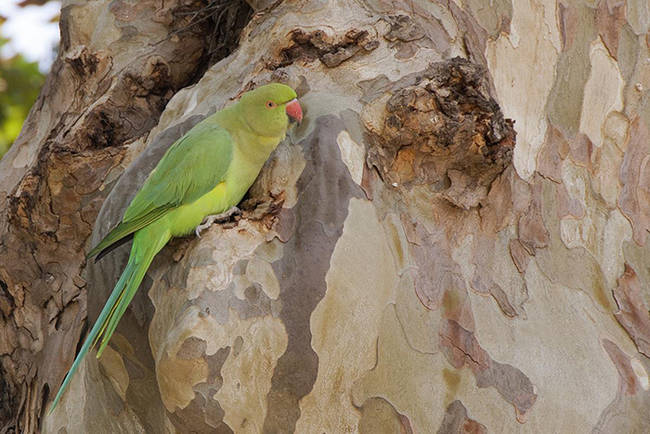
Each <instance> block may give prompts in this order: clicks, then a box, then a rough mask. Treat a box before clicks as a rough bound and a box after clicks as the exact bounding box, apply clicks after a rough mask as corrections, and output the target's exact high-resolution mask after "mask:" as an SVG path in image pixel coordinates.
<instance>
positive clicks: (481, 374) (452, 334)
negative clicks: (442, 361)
mask: <svg viewBox="0 0 650 434" xmlns="http://www.w3.org/2000/svg"><path fill="white" fill-rule="evenodd" d="M439 335H440V346H441V347H442V351H443V353H444V354H445V357H446V358H447V360H448V361H449V363H451V365H452V366H453V367H454V368H456V369H460V368H462V367H463V366H465V365H467V367H469V368H470V369H471V371H472V373H474V376H475V377H476V385H477V386H478V387H480V388H483V387H494V388H495V389H496V390H497V391H498V392H499V394H500V395H501V396H502V397H503V399H505V400H506V401H507V402H509V403H510V404H512V405H513V406H514V407H515V411H516V414H517V420H518V421H519V422H522V423H523V422H525V420H526V419H525V418H526V413H527V412H528V411H529V410H530V409H531V407H532V406H533V405H534V404H535V401H536V400H537V394H536V393H535V388H534V386H533V384H532V383H531V382H530V380H529V379H528V377H527V376H526V375H524V373H523V372H521V371H520V370H519V369H517V368H515V367H513V366H511V365H508V364H504V363H499V362H496V361H494V360H492V358H491V357H490V355H489V354H488V353H487V351H485V350H484V349H483V348H481V345H480V344H479V343H478V340H477V339H476V337H475V336H474V333H472V332H470V331H469V330H466V329H464V328H463V327H462V326H460V325H459V324H458V323H457V322H456V321H454V320H446V321H445V322H444V323H443V324H442V327H441V329H440V332H439Z"/></svg>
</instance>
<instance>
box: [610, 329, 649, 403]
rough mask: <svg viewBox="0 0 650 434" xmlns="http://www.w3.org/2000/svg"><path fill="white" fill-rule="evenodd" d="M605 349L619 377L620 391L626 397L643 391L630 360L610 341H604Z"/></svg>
mask: <svg viewBox="0 0 650 434" xmlns="http://www.w3.org/2000/svg"><path fill="white" fill-rule="evenodd" d="M602 343H603V348H605V351H607V355H608V356H609V358H610V359H612V363H614V366H615V367H616V370H617V371H618V376H619V380H620V383H619V389H620V391H621V392H622V393H624V394H626V395H634V394H636V393H637V392H638V391H640V390H642V389H641V385H640V384H639V380H638V378H637V376H636V374H635V373H634V368H632V365H631V363H630V358H629V357H628V356H627V354H625V353H624V352H623V351H622V350H621V349H620V348H619V347H618V345H616V344H615V343H614V342H612V341H610V340H609V339H603V340H602Z"/></svg>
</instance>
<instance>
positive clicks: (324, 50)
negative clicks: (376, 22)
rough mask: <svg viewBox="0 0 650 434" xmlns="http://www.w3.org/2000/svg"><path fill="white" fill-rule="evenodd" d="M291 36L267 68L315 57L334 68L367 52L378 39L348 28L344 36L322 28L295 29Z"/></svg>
mask: <svg viewBox="0 0 650 434" xmlns="http://www.w3.org/2000/svg"><path fill="white" fill-rule="evenodd" d="M290 38H291V45H290V46H289V47H286V48H283V49H282V50H281V51H280V55H279V56H278V58H277V59H275V60H272V61H271V62H269V63H268V64H267V68H269V69H271V70H275V69H278V68H281V67H283V66H287V65H290V64H292V63H294V62H297V61H299V60H301V61H303V62H313V61H314V60H316V59H318V60H320V61H321V62H323V63H324V64H325V66H327V67H328V68H334V67H336V66H338V65H340V64H341V63H343V62H344V61H346V60H348V59H350V58H351V57H352V56H354V55H356V54H358V53H363V52H370V51H372V50H374V49H375V48H377V47H378V46H379V41H378V40H377V39H376V38H373V37H371V36H370V34H369V33H368V31H366V30H357V29H351V30H349V31H347V32H346V33H345V34H344V35H343V36H338V35H334V36H330V35H328V34H326V33H325V32H324V31H322V30H315V31H313V32H305V31H304V30H301V29H296V30H294V31H293V32H291V34H290Z"/></svg>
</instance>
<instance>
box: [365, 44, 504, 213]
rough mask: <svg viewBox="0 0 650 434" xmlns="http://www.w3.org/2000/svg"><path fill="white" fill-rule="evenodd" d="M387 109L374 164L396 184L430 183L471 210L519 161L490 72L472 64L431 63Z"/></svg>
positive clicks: (374, 135)
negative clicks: (489, 79)
mask: <svg viewBox="0 0 650 434" xmlns="http://www.w3.org/2000/svg"><path fill="white" fill-rule="evenodd" d="M385 110H386V115H385V119H384V123H383V126H382V127H381V130H380V131H370V139H371V140H370V141H371V144H372V146H371V148H370V150H369V153H368V164H369V165H370V166H374V167H376V168H377V170H378V171H379V173H380V175H381V176H382V178H383V179H384V181H386V182H388V183H390V184H392V185H393V186H400V185H402V184H404V185H406V186H407V187H408V186H411V185H422V184H429V185H431V186H432V188H433V189H434V190H435V191H436V192H438V193H440V195H441V196H442V197H443V198H445V199H446V200H448V201H449V202H451V203H452V204H453V205H455V206H457V207H460V208H463V209H470V208H473V207H476V206H478V205H479V203H480V202H481V201H483V200H485V198H486V197H487V194H488V190H489V186H490V184H491V183H492V181H494V179H495V178H496V177H497V176H498V175H499V174H500V173H501V172H503V170H504V169H505V168H506V167H507V166H508V165H509V164H510V163H511V161H512V150H513V147H514V144H515V135H516V133H515V131H514V129H513V122H512V121H511V120H507V119H504V118H503V114H502V113H501V110H500V108H499V106H498V105H497V103H496V102H495V101H494V99H493V98H492V97H490V95H489V93H488V84H487V79H486V74H485V70H484V68H483V67H481V66H479V65H477V64H474V63H471V62H469V61H467V60H465V59H462V58H459V57H456V58H454V59H451V60H448V61H445V62H438V63H433V64H431V65H430V66H429V67H428V68H427V69H426V70H425V71H423V72H422V74H421V75H420V76H418V77H416V84H415V85H408V86H406V87H404V88H402V89H400V90H398V91H396V92H395V93H394V94H393V95H392V97H391V98H390V99H389V100H388V101H387V103H386V107H385Z"/></svg>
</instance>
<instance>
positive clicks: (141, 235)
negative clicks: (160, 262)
mask: <svg viewBox="0 0 650 434" xmlns="http://www.w3.org/2000/svg"><path fill="white" fill-rule="evenodd" d="M150 229H151V228H144V229H143V230H141V231H138V232H137V233H136V234H135V237H134V239H133V246H132V247H131V254H130V256H129V262H128V263H127V264H126V268H124V271H123V272H122V276H120V279H119V280H118V281H117V284H115V288H114V289H113V292H112V293H111V296H110V297H109V298H108V300H107V301H106V304H105V305H104V308H103V309H102V311H101V313H100V314H99V317H98V318H97V321H96V322H95V325H93V328H92V330H90V333H89V334H88V336H87V337H86V340H85V341H84V344H83V346H82V347H81V350H80V351H79V354H77V357H76V358H75V360H74V363H72V367H71V368H70V370H69V371H68V373H67V375H66V376H65V379H64V380H63V384H61V387H60V388H59V391H58V392H57V394H56V397H55V398H54V401H53V402H52V406H51V407H50V413H51V412H52V411H53V410H54V408H55V407H56V406H57V404H58V403H59V400H60V399H61V396H62V395H63V392H64V391H65V390H66V388H67V386H68V383H69V382H70V379H71V378H72V376H73V375H74V373H75V371H76V370H77V369H78V368H79V364H80V363H81V361H82V360H83V358H84V356H85V355H86V353H88V351H89V350H90V349H92V348H93V347H94V346H95V344H97V342H98V341H99V340H100V339H101V343H100V345H99V350H97V358H99V357H100V356H101V355H102V352H103V351H104V349H105V348H106V345H107V344H108V341H109V340H110V339H111V336H112V335H113V332H114V331H115V328H116V327H117V324H118V322H119V321H120V318H122V315H124V312H125V311H126V308H127V307H128V305H129V303H130V302H131V300H132V299H133V296H134V295H135V293H136V292H137V290H138V287H139V286H140V283H141V282H142V279H143V278H144V275H145V274H146V273H147V269H149V266H150V265H151V261H152V260H153V258H154V256H156V254H157V253H158V252H159V251H160V249H162V248H163V247H164V245H165V244H167V241H169V239H170V238H171V237H170V235H169V233H167V232H165V233H162V234H160V233H159V234H155V233H153V232H154V231H152V230H150Z"/></svg>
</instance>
